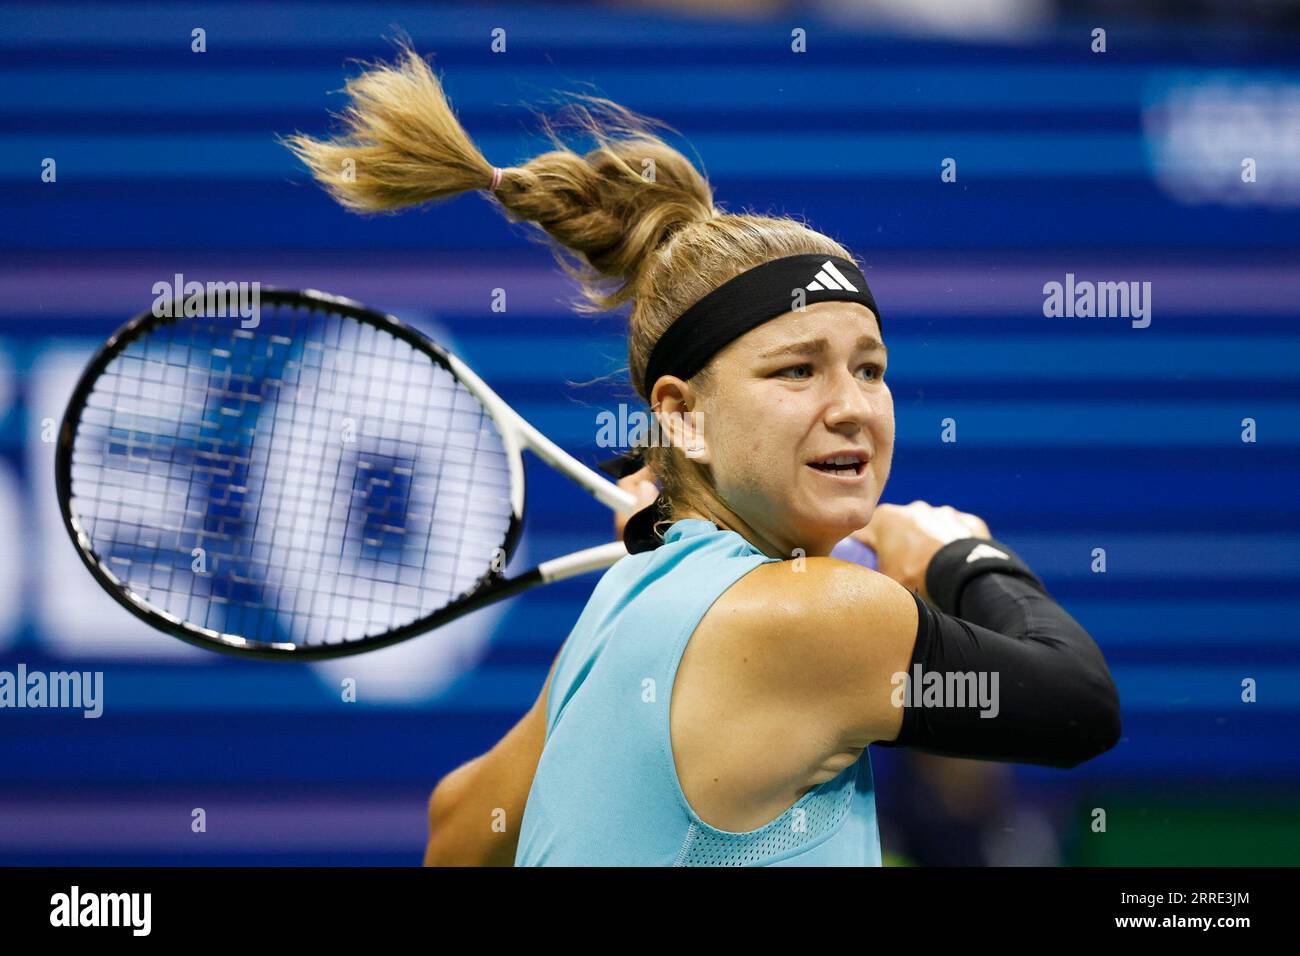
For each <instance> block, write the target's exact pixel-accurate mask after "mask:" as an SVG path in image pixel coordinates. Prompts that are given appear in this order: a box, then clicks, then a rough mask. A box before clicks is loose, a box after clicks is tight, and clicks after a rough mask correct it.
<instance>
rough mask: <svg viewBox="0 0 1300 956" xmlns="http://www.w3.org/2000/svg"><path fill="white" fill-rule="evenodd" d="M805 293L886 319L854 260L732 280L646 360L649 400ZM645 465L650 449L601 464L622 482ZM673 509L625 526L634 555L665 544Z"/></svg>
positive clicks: (810, 262)
mask: <svg viewBox="0 0 1300 956" xmlns="http://www.w3.org/2000/svg"><path fill="white" fill-rule="evenodd" d="M800 291H802V293H803V304H804V305H813V304H814V303H817V302H836V301H840V302H860V303H862V304H863V305H865V306H866V307H867V308H869V309H870V310H871V311H872V312H873V313H875V316H876V322H877V324H881V322H882V320H881V318H880V310H879V309H877V308H876V300H875V299H874V298H872V296H871V290H870V289H869V288H867V280H866V278H865V277H864V276H863V275H862V271H861V270H860V269H859V268H858V267H857V266H856V265H854V264H853V263H852V262H850V261H849V260H848V259H844V258H842V257H840V256H826V255H820V254H819V255H797V256H785V257H784V258H781V259H773V260H771V261H769V262H764V263H763V264H762V265H759V266H755V267H754V268H753V269H750V270H748V271H746V272H742V273H741V274H740V275H738V276H736V277H735V278H733V279H729V280H727V281H726V282H724V283H723V284H722V285H720V286H718V287H717V288H716V289H714V290H713V291H712V292H710V293H709V294H708V295H706V296H705V297H704V298H702V299H700V301H699V302H696V303H695V304H694V305H693V306H691V307H690V308H689V309H687V310H686V311H685V312H683V313H682V315H681V317H680V318H678V319H677V320H676V321H675V322H673V324H672V325H670V326H669V327H668V329H667V330H666V331H665V332H664V334H663V335H661V336H660V337H659V341H658V342H656V343H655V347H654V348H653V349H651V351H650V360H649V361H648V362H647V363H646V376H645V390H646V395H647V397H648V396H651V395H653V393H654V385H655V382H657V381H658V380H659V379H660V378H661V377H662V376H664V375H675V376H677V377H678V378H680V379H689V378H691V377H692V376H693V375H695V374H696V373H697V372H699V371H700V370H701V369H702V368H704V367H705V366H706V365H708V364H709V361H710V360H711V359H712V358H713V356H715V355H717V354H718V353H719V352H721V351H722V350H723V349H724V348H726V347H727V346H728V345H730V344H731V343H732V342H734V341H735V340H736V339H738V338H740V337H741V336H742V335H744V334H745V333H746V332H748V331H750V330H751V329H755V328H757V327H758V326H760V325H762V324H763V323H764V322H770V321H771V320H772V319H775V318H776V317H777V316H778V315H784V314H785V313H787V312H793V311H794V310H795V308H796V306H797V305H798V304H799V303H798V301H797V300H796V296H797V295H798V293H799V292H800ZM882 334H883V328H882ZM643 466H644V457H643V449H641V448H634V449H631V450H630V451H626V452H624V453H623V454H621V455H618V456H617V457H615V458H611V459H609V460H608V461H604V462H601V464H600V466H599V467H600V468H601V470H603V471H605V472H606V473H608V474H610V475H612V476H613V477H615V478H623V477H625V476H626V475H630V474H632V473H633V472H635V471H639V470H640V469H641V468H642V467H643ZM667 504H668V503H667V501H665V500H664V498H663V496H662V495H661V496H660V497H659V498H658V499H657V500H656V501H655V502H654V503H653V504H651V505H649V506H648V507H645V508H642V509H641V510H640V511H638V512H637V513H636V514H634V515H633V516H632V517H631V518H630V519H629V520H628V523H627V526H626V527H625V528H624V529H623V543H624V544H625V545H627V549H628V551H630V552H632V553H633V554H635V553H637V552H638V551H650V550H653V549H654V548H657V547H658V546H659V545H661V544H663V540H662V539H661V538H660V537H659V535H658V534H656V533H655V530H654V525H655V522H657V521H659V520H661V515H663V514H666V513H667V512H666V508H667Z"/></svg>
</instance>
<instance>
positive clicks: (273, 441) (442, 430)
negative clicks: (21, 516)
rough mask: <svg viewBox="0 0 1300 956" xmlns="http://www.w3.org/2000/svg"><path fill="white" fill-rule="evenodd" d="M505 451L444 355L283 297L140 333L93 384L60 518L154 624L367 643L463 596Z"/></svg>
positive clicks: (485, 535)
mask: <svg viewBox="0 0 1300 956" xmlns="http://www.w3.org/2000/svg"><path fill="white" fill-rule="evenodd" d="M511 481H512V478H511V469H510V460H509V454H508V452H507V450H506V448H505V446H504V444H503V442H502V440H501V437H500V435H499V434H498V432H497V430H496V427H495V424H494V423H493V421H492V419H491V417H490V416H489V415H488V414H487V413H486V411H485V409H484V408H483V406H482V404H481V403H480V402H479V401H478V400H477V399H476V398H475V397H474V395H473V394H472V393H471V392H470V391H469V390H468V389H467V388H466V387H465V386H464V385H463V384H462V383H461V382H460V381H459V380H458V379H456V377H455V376H454V375H453V374H452V373H451V372H450V371H449V370H448V369H447V368H445V367H444V366H442V365H441V364H439V363H437V362H435V361H434V360H433V359H432V358H431V357H429V356H428V355H426V354H425V353H424V352H422V351H420V350H418V349H416V348H414V347H412V346H411V345H410V343H408V342H406V341H405V340H403V339H400V338H398V337H397V336H394V335H393V334H391V333H390V332H388V331H387V330H385V329H382V328H380V327H378V326H376V325H372V324H369V323H365V322H361V321H358V320H356V319H354V318H351V317H350V316H346V315H341V314H336V313H332V312H329V311H322V310H321V309H319V308H316V309H308V308H305V307H303V306H301V305H298V304H295V303H289V304H286V305H283V306H274V307H268V306H266V305H265V304H264V305H263V308H262V313H261V317H260V323H259V324H258V326H257V327H256V328H255V329H243V328H241V327H240V324H239V320H238V319H237V318H229V319H226V318H208V317H194V318H185V319H179V320H176V321H173V322H168V323H163V324H160V325H158V326H156V327H155V328H154V329H153V330H152V331H151V332H150V333H148V334H146V335H144V336H142V337H141V338H139V339H137V340H136V341H134V342H132V343H131V344H130V345H128V346H127V347H126V348H125V349H124V350H123V351H122V352H121V353H119V354H118V355H117V356H115V357H114V358H113V359H112V360H111V361H110V363H109V364H108V366H107V367H106V368H105V369H104V371H103V373H102V374H101V375H100V377H99V378H98V379H97V381H96V383H95V386H94V390H93V392H92V393H91V395H90V396H89V398H88V400H87V404H86V408H85V409H84V411H83V414H82V417H81V422H80V425H79V428H78V431H77V435H76V438H75V442H74V448H73V455H72V494H73V501H74V506H73V509H74V513H75V515H76V517H77V520H78V523H79V525H80V526H81V528H82V529H83V532H84V533H85V535H86V536H87V538H88V539H89V546H90V549H91V551H92V552H93V553H94V555H95V556H96V558H97V559H98V560H99V562H100V564H101V566H102V567H104V568H105V569H106V570H108V571H109V572H110V573H111V574H112V575H113V576H114V577H116V578H117V579H118V580H119V581H120V582H122V584H121V586H122V587H124V588H125V589H126V590H128V591H129V592H131V593H132V594H133V595H135V596H136V598H137V599H138V600H141V601H143V602H145V603H146V604H147V605H148V606H149V607H151V608H153V609H155V610H156V611H158V612H159V613H162V614H163V615H164V616H167V617H169V618H173V619H176V620H180V621H184V622H188V623H190V624H192V625H194V626H196V627H198V628H201V629H203V630H204V631H205V632H213V633H214V634H225V635H236V636H238V637H240V638H243V639H244V640H246V641H254V642H258V643H267V644H270V643H276V644H285V643H290V644H295V645H303V644H319V643H337V642H346V641H356V640H361V639H364V638H366V637H373V636H378V635H380V634H383V633H386V632H388V631H391V630H393V629H395V628H398V627H402V626H404V625H406V624H410V623H413V622H415V621H417V620H420V619H421V618H424V617H427V616H429V615H430V614H432V613H434V612H436V611H437V610H439V609H440V608H442V607H445V606H446V605H447V604H449V603H451V602H452V601H454V600H455V599H457V598H458V597H460V596H461V595H463V594H464V593H466V592H467V591H468V590H470V589H471V588H472V587H473V586H474V585H475V584H476V583H478V581H479V580H480V579H481V578H482V577H483V575H484V574H485V573H486V572H487V570H488V568H489V567H490V565H491V562H492V560H493V558H494V557H497V556H499V555H500V554H501V553H502V552H501V550H500V549H502V548H503V547H504V544H505V541H506V537H507V534H508V532H509V528H510V525H511V518H512V509H511V505H510V501H511Z"/></svg>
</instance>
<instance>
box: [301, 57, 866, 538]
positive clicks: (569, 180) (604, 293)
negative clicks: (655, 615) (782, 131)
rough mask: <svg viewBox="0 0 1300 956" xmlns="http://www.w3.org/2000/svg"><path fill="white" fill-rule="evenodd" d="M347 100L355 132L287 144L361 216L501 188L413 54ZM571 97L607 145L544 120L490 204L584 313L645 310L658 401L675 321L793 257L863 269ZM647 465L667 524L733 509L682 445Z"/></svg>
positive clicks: (359, 85) (379, 71)
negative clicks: (565, 137)
mask: <svg viewBox="0 0 1300 956" xmlns="http://www.w3.org/2000/svg"><path fill="white" fill-rule="evenodd" d="M345 90H346V92H347V93H348V94H349V95H350V96H351V99H352V102H351V104H350V105H349V106H348V107H347V108H346V110H345V111H344V113H343V115H342V117H341V119H342V120H343V121H344V123H345V124H346V127H347V128H346V131H345V132H344V134H343V135H341V136H339V137H336V138H334V139H332V140H319V139H313V138H311V137H308V136H303V135H301V134H296V135H293V136H289V137H286V138H285V139H284V140H283V142H284V144H285V145H286V146H287V147H288V148H289V149H290V150H292V151H293V153H294V154H295V155H296V156H297V157H298V158H299V159H301V160H302V161H303V163H305V164H306V165H307V167H308V168H309V169H310V170H311V172H312V175H313V176H315V178H316V179H317V180H318V181H319V182H320V183H321V184H322V185H323V186H324V187H325V188H326V189H327V190H328V191H329V192H330V194H331V195H332V196H333V197H334V198H335V199H336V200H338V202H340V203H341V204H343V205H344V206H346V207H347V208H349V209H352V210H355V211H358V212H366V213H371V212H381V211H386V210H395V209H401V208H404V207H407V206H415V205H420V204H423V203H428V202H431V201H436V200H439V199H443V198H446V197H449V196H454V195H457V194H459V193H463V192H468V191H470V190H486V189H488V187H489V186H490V185H491V183H492V177H493V171H494V167H493V165H492V164H491V163H489V162H488V161H487V159H485V158H484V156H483V154H482V153H481V152H479V150H478V147H476V146H475V145H474V142H473V141H472V140H471V139H470V138H469V136H468V135H467V134H466V132H465V130H464V129H463V128H462V127H461V125H460V122H459V120H458V119H457V118H456V115H455V113H454V112H453V111H452V108H451V105H450V103H449V102H448V100H447V97H446V95H445V93H444V92H443V89H442V84H441V83H440V82H439V80H438V78H437V77H436V76H435V75H434V73H433V71H432V70H431V69H430V67H429V65H428V64H427V63H426V62H425V61H424V60H423V59H422V58H421V57H420V56H418V55H417V54H416V53H415V52H414V51H413V50H411V49H410V47H409V46H407V45H405V44H403V45H402V47H401V49H400V56H399V59H398V62H397V63H396V64H393V65H388V64H376V65H373V66H371V67H370V68H369V69H367V70H366V71H365V72H364V73H362V74H361V75H360V76H357V77H354V78H352V79H350V80H349V81H348V82H347V84H346V87H345ZM571 95H572V96H573V97H574V100H575V102H574V103H572V104H571V105H570V110H569V115H570V116H571V117H572V120H573V122H574V125H575V126H576V127H578V128H579V129H580V130H581V131H583V132H586V133H588V134H590V135H591V136H592V137H593V138H594V139H595V141H596V143H597V148H595V149H593V150H592V151H590V152H588V153H587V154H586V155H579V154H578V153H576V152H574V151H573V150H572V149H570V148H569V147H567V146H565V145H564V143H563V142H562V141H561V140H560V138H559V136H558V135H557V134H556V133H555V130H554V128H553V126H552V125H551V124H550V123H549V122H546V121H545V120H543V123H544V128H545V131H546V133H547V135H548V138H549V139H550V141H551V142H552V144H553V145H554V146H555V149H554V150H552V151H550V152H546V153H543V154H542V155H540V156H536V157H534V158H532V159H530V160H528V161H527V162H526V163H524V164H523V165H522V166H514V167H509V168H506V169H505V170H504V171H503V173H502V175H501V180H500V184H499V185H498V187H497V189H496V190H495V192H493V193H490V194H489V195H490V196H491V197H492V198H493V199H495V201H496V202H497V203H498V204H499V206H500V208H501V209H502V210H503V211H504V212H505V214H506V216H507V218H508V219H510V221H512V222H523V223H531V224H533V225H536V226H537V227H539V228H540V229H541V230H542V231H543V232H544V233H545V234H546V236H547V237H549V239H550V240H551V248H552V251H553V252H554V254H555V257H556V259H557V261H558V263H559V265H560V266H561V268H563V269H564V270H565V272H567V273H568V274H569V275H570V276H571V277H572V278H573V279H574V280H575V281H576V282H577V284H578V286H579V288H580V291H581V298H580V299H579V300H578V301H577V302H576V303H575V308H577V309H578V310H579V311H581V312H585V313H596V312H606V311H611V310H614V309H616V308H618V307H619V306H622V305H623V304H625V303H627V302H630V303H631V311H630V315H629V333H628V371H629V374H630V377H631V383H632V386H633V388H635V389H636V391H637V393H638V394H639V395H640V396H641V397H642V398H643V399H645V400H646V401H647V402H649V400H650V396H649V394H648V388H649V387H650V386H652V385H653V384H654V383H653V382H646V381H645V369H646V362H647V361H648V360H649V357H650V350H651V349H652V348H653V347H654V344H655V343H656V342H657V341H658V340H659V337H660V336H661V335H662V334H663V333H664V330H665V329H667V328H668V326H669V325H671V324H672V323H673V320H674V319H676V318H677V317H678V316H679V315H681V314H682V313H683V312H684V311H686V309H687V308H689V307H690V306H691V305H692V304H694V303H695V302H697V301H698V300H699V299H701V298H703V297H704V296H705V295H707V294H708V293H709V292H711V291H712V290H714V289H716V288H717V287H718V286H720V285H721V284H722V283H724V282H726V281H727V280H728V279H731V278H733V277H734V276H736V275H739V274H740V273H741V272H744V271H746V270H748V269H751V268H753V267H755V266H758V265H761V264H762V263H764V262H767V261H769V260H771V259H776V258H780V257H783V256H791V255H799V254H802V253H814V254H818V255H837V256H843V257H844V258H846V259H849V260H850V261H854V260H853V256H851V255H850V254H849V252H848V251H847V250H846V249H845V248H844V247H843V246H841V245H840V244H839V243H837V242H835V241H834V240H832V239H829V238H827V237H826V236H823V235H822V234H820V233H818V232H815V231H814V230H812V229H809V228H808V227H807V226H805V225H803V224H802V223H800V222H797V221H795V220H794V219H790V218H785V217H769V216H758V215H752V214H730V213H725V212H723V211H722V210H720V209H718V208H716V207H715V206H714V203H713V191H712V189H711V187H710V186H709V183H708V181H707V180H706V179H705V178H704V176H702V175H701V174H700V173H699V171H697V170H696V168H695V167H694V166H693V165H692V164H691V163H690V161H689V160H688V159H687V158H686V157H684V156H683V155H682V154H681V153H679V152H678V151H677V150H675V149H673V148H672V147H671V146H669V145H668V144H666V143H665V142H664V141H663V140H662V139H660V138H659V137H658V136H656V135H655V134H654V133H653V132H652V129H653V128H654V127H655V126H664V124H662V123H659V122H658V121H655V120H651V119H648V118H646V117H643V116H640V115H638V114H636V113H633V112H631V111H630V110H627V109H625V108H624V107H622V106H620V105H618V104H617V103H614V102H612V101H610V100H607V99H604V98H602V97H596V96H586V95H581V94H571ZM665 128H667V127H665ZM347 160H351V161H352V162H351V163H348V162H346V161H347ZM648 171H653V173H652V175H651V176H649V177H647V176H646V172H648ZM711 372H712V368H711V367H709V368H706V369H704V370H703V371H701V372H700V373H698V374H697V375H696V376H695V377H694V378H693V379H692V385H693V386H695V387H697V388H699V389H700V390H702V391H707V390H708V389H709V388H711V387H712V384H713V382H712V375H711ZM656 413H657V410H656ZM645 460H646V464H647V465H648V466H649V467H650V469H651V471H652V472H653V473H654V475H655V477H656V478H657V479H658V480H659V481H660V483H661V485H662V495H663V497H664V499H665V500H666V501H667V502H668V504H669V508H668V512H667V513H666V514H662V515H661V516H660V517H661V520H660V521H659V522H658V524H660V525H662V524H665V523H670V522H671V521H672V520H673V516H674V514H676V513H679V512H681V511H683V510H690V511H696V512H700V513H703V514H707V515H712V514H714V508H712V507H711V504H712V503H716V502H718V501H719V499H718V497H717V495H716V491H715V489H714V485H713V481H712V477H711V475H710V473H709V469H708V467H707V466H706V465H702V464H700V463H698V462H696V461H694V460H692V459H690V458H687V457H686V456H685V455H684V454H683V452H682V449H681V448H676V447H671V448H670V447H662V446H657V445H653V444H652V445H650V446H649V447H647V448H646V449H645Z"/></svg>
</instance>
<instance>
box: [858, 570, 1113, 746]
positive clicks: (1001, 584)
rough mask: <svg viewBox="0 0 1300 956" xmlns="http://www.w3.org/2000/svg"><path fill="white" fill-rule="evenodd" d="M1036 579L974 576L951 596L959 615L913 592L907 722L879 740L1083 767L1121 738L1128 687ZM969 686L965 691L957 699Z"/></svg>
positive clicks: (1020, 576)
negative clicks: (1120, 687) (1122, 695)
mask: <svg viewBox="0 0 1300 956" xmlns="http://www.w3.org/2000/svg"><path fill="white" fill-rule="evenodd" d="M999 546H1000V547H1004V546H1001V545H999ZM1005 550H1007V551H1008V552H1010V549H1005ZM1021 566H1022V567H1023V565H1021ZM1026 572H1027V569H1026ZM1030 578H1032V574H1029V576H1028V577H1026V576H1022V575H1020V574H1010V573H999V572H987V573H981V574H978V575H977V576H974V577H972V578H970V579H969V580H967V581H965V582H964V584H963V585H962V587H961V588H960V589H959V590H958V591H957V593H956V594H954V595H953V596H952V599H953V600H954V601H955V602H956V603H957V604H958V607H957V608H955V609H954V610H956V611H957V612H959V614H960V616H954V615H952V614H947V613H945V612H944V611H942V610H940V609H939V608H937V607H935V606H934V605H932V604H930V603H929V602H928V601H926V600H924V599H923V598H921V597H920V596H919V595H918V594H917V593H916V591H913V592H912V597H913V598H914V599H915V600H916V607H917V616H918V622H917V635H916V647H915V649H914V651H913V654H912V661H911V667H910V670H909V674H908V681H907V686H906V694H905V695H904V709H903V725H902V729H901V730H900V732H899V735H898V737H897V738H896V739H895V740H893V741H880V742H879V745H880V746H887V747H891V746H892V747H909V748H912V749H915V750H921V751H924V752H927V753H933V754H940V755H943V756H948V757H967V758H974V759H979V760H998V761H1004V762H1009V763H1030V764H1041V765H1044V766H1049V767H1075V766H1077V765H1079V764H1080V763H1083V762H1084V761H1085V760H1090V759H1091V758H1093V757H1095V756H1097V755H1098V754H1101V753H1104V752H1105V751H1107V750H1109V749H1110V748H1111V747H1113V746H1114V745H1115V744H1116V743H1117V742H1118V740H1119V736H1120V711H1119V693H1118V691H1117V690H1116V688H1115V683H1114V681H1113V680H1112V678H1111V675H1110V670H1109V668H1107V666H1106V661H1105V659H1104V658H1103V657H1102V654H1101V650H1100V648H1098V647H1097V645H1096V643H1095V642H1094V641H1093V640H1092V638H1091V637H1089V636H1088V633H1087V631H1085V630H1084V629H1083V628H1082V627H1081V626H1080V625H1079V623H1078V622H1077V621H1075V620H1074V618H1072V617H1071V616H1070V615H1069V614H1068V613H1067V612H1066V611H1065V609H1064V608H1062V607H1061V606H1060V605H1059V604H1057V603H1056V602H1055V601H1054V600H1052V598H1051V597H1050V596H1049V595H1048V594H1047V592H1046V590H1045V589H1043V588H1042V587H1041V585H1040V584H1038V582H1037V579H1036V578H1033V579H1032V580H1030ZM918 668H919V669H920V670H919V671H918ZM934 675H937V677H936V676H934ZM972 675H973V676H972ZM918 678H919V680H918ZM981 679H982V680H983V681H984V684H983V685H979V683H978V682H979V680H981ZM977 686H979V687H982V690H981V692H980V693H979V694H973V693H971V689H972V688H974V687H977ZM927 687H928V688H929V689H930V690H931V691H934V690H935V688H936V687H940V688H943V690H940V691H938V692H937V693H930V694H928V695H927V693H926V688H927ZM961 687H964V688H966V691H967V692H966V694H965V695H964V696H965V698H966V699H965V701H964V705H962V706H955V704H959V703H963V702H962V701H960V700H959V698H961V697H962V696H963V695H962V694H960V693H956V694H955V693H954V690H955V689H957V688H961ZM972 697H975V698H976V699H975V700H974V701H972V700H971V698H972ZM936 700H937V701H938V704H939V705H938V706H933V703H934V702H935V701H936ZM927 701H929V703H927Z"/></svg>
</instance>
